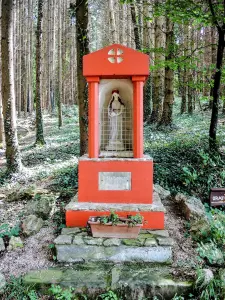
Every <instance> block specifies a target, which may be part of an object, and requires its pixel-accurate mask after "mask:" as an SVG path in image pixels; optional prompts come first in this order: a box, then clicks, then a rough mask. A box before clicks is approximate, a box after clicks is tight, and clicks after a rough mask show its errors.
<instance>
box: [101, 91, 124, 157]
mask: <svg viewBox="0 0 225 300" xmlns="http://www.w3.org/2000/svg"><path fill="white" fill-rule="evenodd" d="M124 112H125V104H124V103H123V101H122V100H121V98H120V95H119V90H113V91H112V98H111V100H110V102H109V105H108V118H109V142H108V145H106V148H105V149H106V150H109V151H113V150H115V151H123V150H124V149H125V148H124V140H123V129H124V124H123V123H124Z"/></svg>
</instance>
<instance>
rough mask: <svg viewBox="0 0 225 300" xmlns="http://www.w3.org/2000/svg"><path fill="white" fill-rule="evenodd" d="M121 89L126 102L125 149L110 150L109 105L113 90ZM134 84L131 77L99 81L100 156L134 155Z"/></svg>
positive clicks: (123, 134) (124, 122)
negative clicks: (108, 146)
mask: <svg viewBox="0 0 225 300" xmlns="http://www.w3.org/2000/svg"><path fill="white" fill-rule="evenodd" d="M113 90H119V95H120V97H121V100H122V102H123V103H124V106H125V109H124V112H123V131H122V136H123V145H124V147H123V149H120V151H118V150H116V149H113V150H112V149H111V150H109V149H108V148H107V144H108V143H109V132H110V128H109V127H110V120H109V116H108V105H109V103H110V101H111V98H112V91H113ZM132 128H133V84H132V81H131V80H130V79H101V80H100V83H99V149H100V157H133V131H132V130H133V129H132Z"/></svg>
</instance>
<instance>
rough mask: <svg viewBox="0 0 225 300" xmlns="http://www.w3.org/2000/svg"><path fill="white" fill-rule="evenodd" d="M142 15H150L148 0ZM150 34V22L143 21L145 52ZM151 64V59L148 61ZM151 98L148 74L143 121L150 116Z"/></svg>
mask: <svg viewBox="0 0 225 300" xmlns="http://www.w3.org/2000/svg"><path fill="white" fill-rule="evenodd" d="M143 5H144V16H151V15H150V11H149V6H150V1H149V0H144V1H143ZM150 36H151V28H150V22H148V21H144V29H143V46H144V49H145V52H146V53H148V54H150V48H151V45H150ZM150 64H151V61H150ZM151 100H152V75H151V74H149V77H148V79H147V81H146V83H145V86H144V121H145V122H149V120H150V116H151Z"/></svg>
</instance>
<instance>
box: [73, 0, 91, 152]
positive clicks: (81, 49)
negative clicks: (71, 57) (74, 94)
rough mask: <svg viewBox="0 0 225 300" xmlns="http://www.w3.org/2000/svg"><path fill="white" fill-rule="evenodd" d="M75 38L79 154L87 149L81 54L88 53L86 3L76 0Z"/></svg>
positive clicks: (85, 85)
mask: <svg viewBox="0 0 225 300" xmlns="http://www.w3.org/2000/svg"><path fill="white" fill-rule="evenodd" d="M76 7H77V9H76V22H77V24H76V38H77V81H78V82H77V84H78V99H79V124H80V155H83V154H84V153H87V149H88V130H87V128H88V98H87V83H86V80H85V78H84V77H83V55H85V54H88V53H89V41H88V3H87V1H83V0H76Z"/></svg>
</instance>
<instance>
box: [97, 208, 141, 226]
mask: <svg viewBox="0 0 225 300" xmlns="http://www.w3.org/2000/svg"><path fill="white" fill-rule="evenodd" d="M97 220H99V221H100V223H101V224H107V223H112V225H117V224H128V226H135V225H136V224H142V223H143V217H142V216H141V215H140V214H136V215H133V216H132V215H128V216H127V218H122V217H119V215H118V214H116V213H115V212H114V211H111V213H110V215H109V216H101V217H97Z"/></svg>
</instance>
